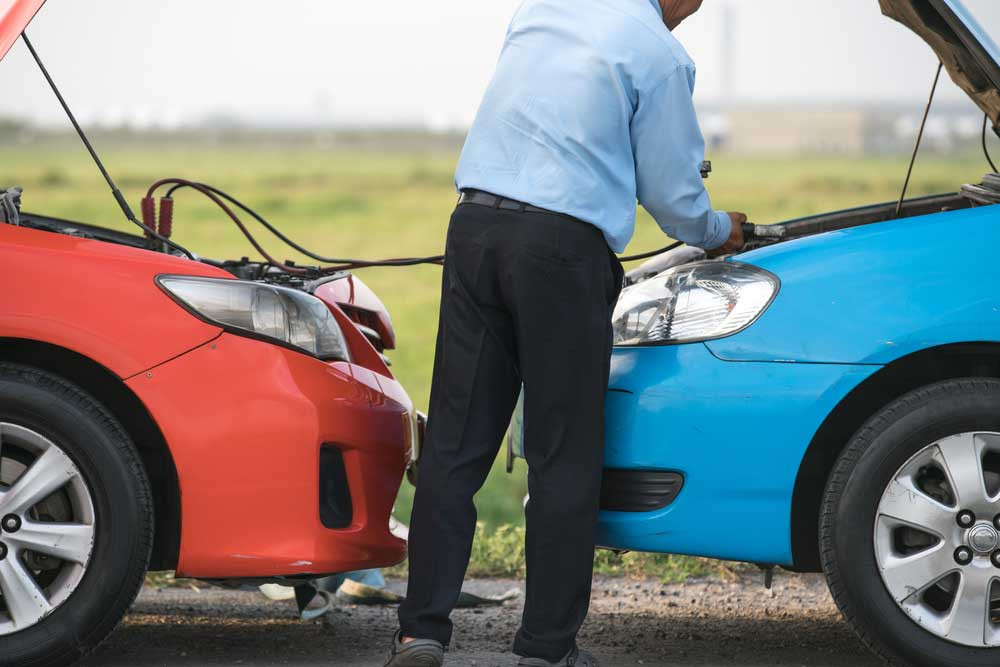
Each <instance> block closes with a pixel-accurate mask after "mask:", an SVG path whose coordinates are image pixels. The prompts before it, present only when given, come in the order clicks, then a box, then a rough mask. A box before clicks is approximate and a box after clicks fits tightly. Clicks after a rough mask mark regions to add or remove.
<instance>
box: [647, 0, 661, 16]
mask: <svg viewBox="0 0 1000 667" xmlns="http://www.w3.org/2000/svg"><path fill="white" fill-rule="evenodd" d="M649 4H651V5H653V8H654V9H656V13H657V15H658V16H663V7H660V0H649Z"/></svg>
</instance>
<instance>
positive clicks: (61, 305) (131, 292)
mask: <svg viewBox="0 0 1000 667" xmlns="http://www.w3.org/2000/svg"><path fill="white" fill-rule="evenodd" d="M162 273H176V274H186V275H201V276H215V277H232V276H230V275H229V274H227V273H225V272H223V271H221V270H219V269H215V268H213V267H210V266H207V265H204V264H200V263H197V262H192V261H190V260H186V259H182V258H178V257H172V256H168V255H164V254H160V253H154V252H150V251H146V250H138V249H135V248H128V247H124V246H118V245H114V244H111V243H104V242H101V241H94V240H90V239H83V238H77V237H73V236H67V235H62V234H53V233H51V232H45V231H38V230H33V229H27V228H22V227H14V226H12V225H0V284H2V285H4V286H5V287H6V289H4V290H2V291H0V339H3V338H6V339H21V340H32V341H38V342H42V343H48V344H50V345H55V346H58V347H61V348H65V349H67V350H71V351H73V352H76V353H77V354H80V355H83V356H85V357H87V358H89V359H91V360H93V361H94V362H96V363H98V364H100V365H101V366H104V367H105V368H107V369H109V370H110V371H111V372H113V373H114V374H115V375H117V376H118V377H120V378H123V379H124V378H128V377H131V376H133V375H136V374H137V373H141V372H143V371H145V370H147V369H149V368H152V367H154V366H156V365H158V364H161V363H163V362H165V361H167V360H169V359H172V358H174V357H176V356H178V355H180V354H183V353H184V352H187V351H188V350H191V349H194V348H195V347H197V346H199V345H201V344H203V343H205V342H207V341H209V340H211V339H213V338H215V337H216V336H218V335H219V333H220V332H221V329H220V328H219V327H215V326H212V325H210V324H207V323H205V322H203V321H201V320H199V319H197V318H195V317H193V316H192V315H190V314H189V313H187V312H186V311H184V310H183V309H182V308H180V307H179V306H178V305H177V304H176V303H175V302H174V301H173V300H172V299H170V298H169V297H168V296H167V295H166V294H164V293H163V291H162V290H161V289H160V288H159V287H158V286H157V285H156V283H155V282H154V278H155V277H156V276H157V275H158V274H162ZM14 286H16V289H12V287H14Z"/></svg>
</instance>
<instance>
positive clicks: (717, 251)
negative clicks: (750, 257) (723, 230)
mask: <svg viewBox="0 0 1000 667" xmlns="http://www.w3.org/2000/svg"><path fill="white" fill-rule="evenodd" d="M729 219H730V220H731V221H732V223H733V230H732V232H730V234H729V240H728V241H726V242H725V243H723V244H722V245H721V246H719V247H718V248H713V249H712V250H709V251H708V257H709V258H710V259H715V258H716V257H722V256H723V255H731V254H733V253H734V252H739V251H740V250H742V249H743V244H744V243H745V241H744V240H743V225H744V224H746V221H747V215H746V213H734V212H730V213H729Z"/></svg>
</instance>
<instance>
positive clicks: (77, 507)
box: [0, 422, 95, 636]
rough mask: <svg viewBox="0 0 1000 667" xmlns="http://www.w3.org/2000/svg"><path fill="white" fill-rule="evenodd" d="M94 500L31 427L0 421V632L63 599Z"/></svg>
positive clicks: (90, 535)
mask: <svg viewBox="0 0 1000 667" xmlns="http://www.w3.org/2000/svg"><path fill="white" fill-rule="evenodd" d="M94 529H95V512H94V501H93V498H92V497H91V493H90V490H89V489H88V488H87V484H86V481H85V480H84V478H83V475H81V474H80V470H79V469H78V468H77V466H76V464H75V463H74V462H73V461H72V459H70V457H69V456H68V455H67V454H66V452H64V451H63V450H62V449H61V448H60V447H59V446H58V445H56V444H55V443H53V442H52V441H51V440H49V439H48V438H46V437H45V436H43V435H42V434H40V433H38V432H37V431H35V430H32V429H30V428H26V427H24V426H19V425H16V424H11V423H6V422H0V636H2V635H8V634H11V633H14V632H19V631H21V630H25V629H26V628H29V627H31V626H33V625H35V624H37V623H38V622H40V621H41V620H42V619H44V618H45V617H46V616H48V615H49V614H50V613H52V612H53V611H54V610H55V609H56V608H58V607H59V605H61V604H62V603H63V602H65V601H66V600H67V599H68V598H69V597H70V595H71V594H72V593H73V591H74V590H75V589H76V587H77V586H78V585H79V583H80V581H81V580H82V579H83V576H84V574H85V573H86V571H87V565H88V563H89V561H90V556H91V553H92V551H93V547H94V534H95V533H94Z"/></svg>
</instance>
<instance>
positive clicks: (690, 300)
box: [614, 262, 780, 346]
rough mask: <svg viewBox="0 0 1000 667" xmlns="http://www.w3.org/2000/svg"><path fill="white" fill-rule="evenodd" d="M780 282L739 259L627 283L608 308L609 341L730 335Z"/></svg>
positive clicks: (634, 342) (765, 304) (751, 317)
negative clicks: (612, 309) (611, 312)
mask: <svg viewBox="0 0 1000 667" xmlns="http://www.w3.org/2000/svg"><path fill="white" fill-rule="evenodd" d="M779 288H780V282H779V280H778V278H777V276H775V275H774V274H772V273H770V272H768V271H765V270H764V269H760V268H757V267H756V266H751V265H749V264H742V263H740V262H698V263H695V264H686V265H684V266H679V267H677V268H673V269H670V270H669V271H664V272H663V273H661V274H659V275H657V276H655V277H653V278H650V279H649V280H646V281H643V282H641V283H639V284H637V285H634V286H632V287H629V288H627V289H625V290H624V291H623V292H622V295H621V298H620V299H619V300H618V305H617V307H616V308H615V314H614V335H615V345H618V346H634V345H671V344H675V343H693V342H697V341H704V340H711V339H713V338H722V337H725V336H731V335H732V334H735V333H737V332H739V331H742V330H743V329H746V328H747V327H748V326H750V325H751V324H753V323H754V321H755V320H756V319H757V318H758V317H760V316H761V314H762V313H763V312H764V311H765V310H767V307H768V306H769V305H771V302H772V301H773V300H774V297H775V296H776V295H777V294H778V289H779Z"/></svg>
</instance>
